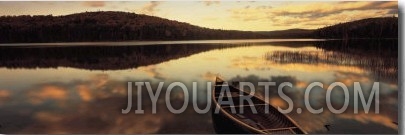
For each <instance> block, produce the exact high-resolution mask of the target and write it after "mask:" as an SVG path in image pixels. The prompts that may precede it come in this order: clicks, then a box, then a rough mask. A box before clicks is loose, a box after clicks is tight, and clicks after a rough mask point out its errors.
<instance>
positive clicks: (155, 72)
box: [138, 65, 167, 80]
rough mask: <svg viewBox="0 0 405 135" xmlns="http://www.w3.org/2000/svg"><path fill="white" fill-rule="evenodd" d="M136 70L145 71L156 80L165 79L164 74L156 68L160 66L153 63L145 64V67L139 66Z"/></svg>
mask: <svg viewBox="0 0 405 135" xmlns="http://www.w3.org/2000/svg"><path fill="white" fill-rule="evenodd" d="M138 70H141V71H144V72H145V73H147V74H148V75H149V76H150V77H153V78H155V79H158V80H165V79H167V77H166V76H164V75H163V74H162V73H160V72H159V71H158V70H160V68H158V67H156V66H155V65H151V66H145V67H139V68H138Z"/></svg>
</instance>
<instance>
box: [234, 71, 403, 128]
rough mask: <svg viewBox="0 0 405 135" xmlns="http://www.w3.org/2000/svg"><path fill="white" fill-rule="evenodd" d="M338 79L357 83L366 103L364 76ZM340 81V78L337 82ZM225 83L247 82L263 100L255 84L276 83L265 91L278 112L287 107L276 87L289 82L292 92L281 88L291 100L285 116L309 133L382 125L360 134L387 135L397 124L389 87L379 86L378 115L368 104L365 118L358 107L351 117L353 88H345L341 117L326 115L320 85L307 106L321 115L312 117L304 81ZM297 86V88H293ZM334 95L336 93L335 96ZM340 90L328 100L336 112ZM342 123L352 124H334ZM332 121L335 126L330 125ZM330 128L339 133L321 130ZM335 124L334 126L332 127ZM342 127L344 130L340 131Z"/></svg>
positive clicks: (368, 85)
mask: <svg viewBox="0 0 405 135" xmlns="http://www.w3.org/2000/svg"><path fill="white" fill-rule="evenodd" d="M337 74H339V75H338V77H337V78H335V81H338V80H344V79H348V80H349V81H351V83H350V84H353V82H354V81H360V83H361V88H362V91H363V94H364V95H365V98H366V101H367V100H368V98H369V97H368V95H369V94H370V92H371V87H372V83H370V82H371V80H370V79H368V78H367V75H361V74H352V73H348V72H337ZM340 77H343V78H340ZM229 80H231V81H232V80H238V81H247V82H251V83H253V84H254V85H256V88H257V89H256V95H257V96H259V97H261V98H262V99H264V91H263V88H262V87H263V86H257V84H258V82H260V81H272V82H276V86H275V87H270V89H269V95H268V97H269V101H268V103H270V104H271V105H273V106H274V107H280V108H282V109H286V108H287V107H288V104H287V102H286V101H285V100H283V99H281V98H280V97H279V96H278V92H277V87H278V85H279V84H280V83H281V82H291V83H292V84H293V88H292V89H289V88H284V90H283V92H284V93H285V94H286V95H287V96H288V97H289V98H291V99H292V101H293V105H294V108H293V111H292V113H289V114H288V115H289V116H290V117H291V118H293V119H294V120H295V121H296V122H297V123H298V124H299V125H300V126H302V128H304V130H305V131H307V132H309V133H334V132H339V133H342V132H344V131H345V130H347V129H349V130H350V128H349V127H352V126H368V125H370V124H374V125H382V126H384V127H376V128H373V129H363V130H367V131H362V132H368V133H373V131H379V133H380V132H382V133H390V132H394V131H395V130H397V129H398V128H397V126H396V125H394V124H393V123H392V122H396V121H397V120H398V117H397V113H398V106H397V103H398V99H397V98H398V97H397V95H398V92H397V90H394V89H390V88H391V87H390V86H389V85H384V83H380V98H379V99H380V103H379V104H380V109H379V110H380V113H379V114H374V113H372V112H374V111H375V108H374V105H375V104H374V102H373V103H372V104H371V107H370V110H369V114H365V113H364V112H363V110H364V109H363V107H362V105H359V114H354V106H353V105H354V103H353V85H351V86H348V90H349V97H348V98H349V99H350V100H349V106H348V108H347V110H346V111H345V113H343V114H333V113H331V112H329V109H328V107H327V104H326V99H325V98H326V89H327V87H328V85H324V88H323V89H321V88H319V89H313V90H312V91H311V93H310V99H309V100H310V103H311V106H312V107H313V108H314V109H318V108H321V107H323V110H324V111H323V113H321V114H312V113H310V112H308V110H307V109H306V108H305V106H304V90H305V88H306V87H307V86H308V84H309V83H311V82H307V81H306V80H297V79H296V78H295V77H291V76H272V77H269V78H268V79H267V78H260V77H258V76H255V75H249V76H246V77H241V76H236V77H234V78H231V79H229ZM297 86H298V87H297ZM335 91H337V92H335ZM340 91H341V90H334V92H332V95H331V98H332V106H333V107H334V108H336V109H340V107H342V106H343V102H342V94H343V92H340ZM297 108H302V109H303V111H302V113H301V114H297V113H296V109H297ZM344 119H348V120H354V121H353V122H354V123H352V124H348V125H347V124H344V122H343V124H341V123H337V121H342V120H344ZM334 121H336V122H334ZM326 124H330V125H333V126H337V127H340V128H341V131H332V130H331V131H327V130H326V129H325V127H324V125H326ZM334 124H337V125H334ZM343 127H344V128H343ZM385 127H389V128H391V129H394V130H390V129H387V128H385ZM357 130H362V129H357Z"/></svg>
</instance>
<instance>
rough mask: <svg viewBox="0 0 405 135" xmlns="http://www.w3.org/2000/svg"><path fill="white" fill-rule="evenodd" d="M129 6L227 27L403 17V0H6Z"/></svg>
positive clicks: (18, 9)
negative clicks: (401, 1)
mask: <svg viewBox="0 0 405 135" xmlns="http://www.w3.org/2000/svg"><path fill="white" fill-rule="evenodd" d="M86 11H123V12H132V13H137V14H146V15H152V16H158V17H162V18H167V19H171V20H177V21H180V22H187V23H190V24H193V25H197V26H202V27H207V28H215V29H227V30H245V31H269V30H283V29H293V28H302V29H316V28H320V27H324V26H328V25H334V24H337V23H340V22H347V21H353V20H359V19H364V18H372V17H383V16H393V15H395V16H397V14H398V2H397V1H383V2H381V1H346V2H337V1H329V2H326V1H325V2H320V1H312V2H302V1H294V2H282V1H249V2H248V1H149V2H147V1H123V2H119V1H108V2H104V1H87V2H79V1H69V2H62V1H60V2H0V15H67V14H72V13H80V12H86Z"/></svg>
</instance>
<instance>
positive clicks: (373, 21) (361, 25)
mask: <svg viewBox="0 0 405 135" xmlns="http://www.w3.org/2000/svg"><path fill="white" fill-rule="evenodd" d="M314 37H315V38H338V39H352V38H373V39H379V38H398V17H381V18H368V19H362V20H358V21H352V22H347V23H340V24H337V25H332V26H328V27H324V28H320V29H317V30H316V31H315V32H314Z"/></svg>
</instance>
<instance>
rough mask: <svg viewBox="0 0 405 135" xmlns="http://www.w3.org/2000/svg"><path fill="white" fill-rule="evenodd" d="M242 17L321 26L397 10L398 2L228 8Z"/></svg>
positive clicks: (271, 21) (232, 15) (237, 17)
mask: <svg viewBox="0 0 405 135" xmlns="http://www.w3.org/2000/svg"><path fill="white" fill-rule="evenodd" d="M229 11H230V12H231V17H232V18H234V19H237V20H242V21H266V22H269V25H270V26H284V27H293V28H299V27H302V28H319V27H323V26H325V25H333V24H335V23H337V22H342V21H343V22H344V21H354V20H358V19H363V18H371V17H381V16H392V14H398V2H396V1H384V2H377V1H373V2H366V1H358V2H353V1H348V2H314V3H308V4H299V5H298V4H289V5H285V6H278V7H266V6H257V7H256V8H253V7H251V6H248V7H244V8H235V9H231V10H229Z"/></svg>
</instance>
